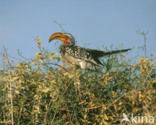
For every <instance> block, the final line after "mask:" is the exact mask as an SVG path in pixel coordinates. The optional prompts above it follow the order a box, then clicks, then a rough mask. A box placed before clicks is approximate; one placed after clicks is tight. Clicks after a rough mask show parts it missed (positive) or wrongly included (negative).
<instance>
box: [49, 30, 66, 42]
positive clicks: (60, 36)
mask: <svg viewBox="0 0 156 125" xmlns="http://www.w3.org/2000/svg"><path fill="white" fill-rule="evenodd" d="M54 39H58V40H61V41H62V42H64V43H66V41H67V39H68V38H67V36H66V35H64V34H63V33H59V32H57V33H54V34H52V35H51V36H50V37H49V42H51V41H52V40H54Z"/></svg>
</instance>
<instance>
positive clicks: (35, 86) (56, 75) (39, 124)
mask: <svg viewBox="0 0 156 125" xmlns="http://www.w3.org/2000/svg"><path fill="white" fill-rule="evenodd" d="M36 41H37V44H38V47H39V50H40V52H39V53H36V54H35V58H34V59H30V60H29V61H20V62H18V63H16V64H15V63H13V62H10V61H9V59H8V57H7V54H4V55H5V57H4V58H3V60H4V62H5V64H6V65H3V67H1V69H0V95H1V96H0V123H2V124H11V123H13V122H14V124H17V125H57V124H59V125H69V124H71V125H72V124H73V125H88V124H91V125H98V124H99V125H107V124H120V123H121V119H122V118H123V117H122V115H123V113H125V114H127V116H130V115H131V114H132V113H133V114H134V115H138V114H139V115H140V116H156V107H155V102H156V91H155V89H156V66H155V63H154V61H153V59H151V58H143V57H139V60H138V63H135V64H132V63H131V62H130V61H129V59H127V58H126V57H125V54H120V55H114V56H111V57H107V59H105V61H103V63H104V65H105V66H104V67H98V68H97V69H96V70H85V71H84V70H80V69H78V68H74V67H72V66H68V68H66V69H65V68H63V67H61V66H60V65H59V61H60V60H61V57H59V56H57V54H56V53H52V52H47V51H46V50H45V49H44V48H42V47H41V41H40V40H39V39H37V40H36Z"/></svg>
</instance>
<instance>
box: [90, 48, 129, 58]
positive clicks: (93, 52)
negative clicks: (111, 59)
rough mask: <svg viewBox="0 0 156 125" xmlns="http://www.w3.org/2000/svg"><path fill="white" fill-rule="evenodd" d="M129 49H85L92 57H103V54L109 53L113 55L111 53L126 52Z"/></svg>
mask: <svg viewBox="0 0 156 125" xmlns="http://www.w3.org/2000/svg"><path fill="white" fill-rule="evenodd" d="M129 50H131V49H121V50H113V51H108V52H105V51H102V50H93V49H87V51H88V52H89V53H91V55H93V56H94V57H97V58H100V57H104V56H109V55H113V54H117V53H123V52H127V51H129Z"/></svg>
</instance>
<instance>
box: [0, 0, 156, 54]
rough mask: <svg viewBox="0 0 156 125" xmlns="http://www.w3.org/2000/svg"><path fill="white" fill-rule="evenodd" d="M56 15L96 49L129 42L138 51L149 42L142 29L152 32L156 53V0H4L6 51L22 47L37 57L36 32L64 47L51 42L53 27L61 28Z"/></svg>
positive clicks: (1, 42)
mask: <svg viewBox="0 0 156 125" xmlns="http://www.w3.org/2000/svg"><path fill="white" fill-rule="evenodd" d="M55 20H56V21H57V22H58V23H60V24H63V28H64V30H65V31H66V32H70V33H71V34H73V36H75V39H76V40H77V44H78V45H80V46H84V45H85V43H87V44H89V45H88V46H87V47H89V48H94V49H97V48H100V49H102V46H107V47H109V46H110V45H111V44H113V47H114V48H115V49H117V48H119V45H121V44H123V45H124V48H134V49H133V51H132V53H133V54H135V53H136V51H137V47H138V46H142V45H143V37H142V36H141V35H138V34H137V33H136V30H141V31H145V32H148V35H147V52H148V55H149V54H150V53H153V54H154V55H156V49H155V48H156V0H12V1H11V0H1V1H0V52H1V51H2V47H3V46H5V47H6V48H7V49H8V52H9V54H10V55H11V56H15V57H16V56H17V50H18V49H19V50H20V51H21V52H22V54H23V55H24V56H25V57H33V56H34V54H35V53H36V52H38V49H37V45H36V43H35V41H34V38H36V37H40V39H41V40H42V44H43V46H44V47H45V48H47V49H48V50H51V51H58V50H56V49H55V44H54V43H51V44H49V43H48V38H49V36H50V35H51V34H52V33H54V32H58V31H61V28H60V27H59V26H58V25H57V24H56V23H54V21H55ZM60 44H61V43H60ZM85 46H86V45H85Z"/></svg>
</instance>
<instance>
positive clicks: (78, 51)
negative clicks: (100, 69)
mask: <svg viewBox="0 0 156 125" xmlns="http://www.w3.org/2000/svg"><path fill="white" fill-rule="evenodd" d="M66 52H67V53H68V55H70V56H72V57H75V58H77V59H82V60H84V61H86V62H89V63H92V64H95V65H102V63H101V62H100V61H99V60H98V58H97V57H96V56H94V55H93V53H91V52H89V51H88V50H87V49H86V48H83V47H79V46H66Z"/></svg>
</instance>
